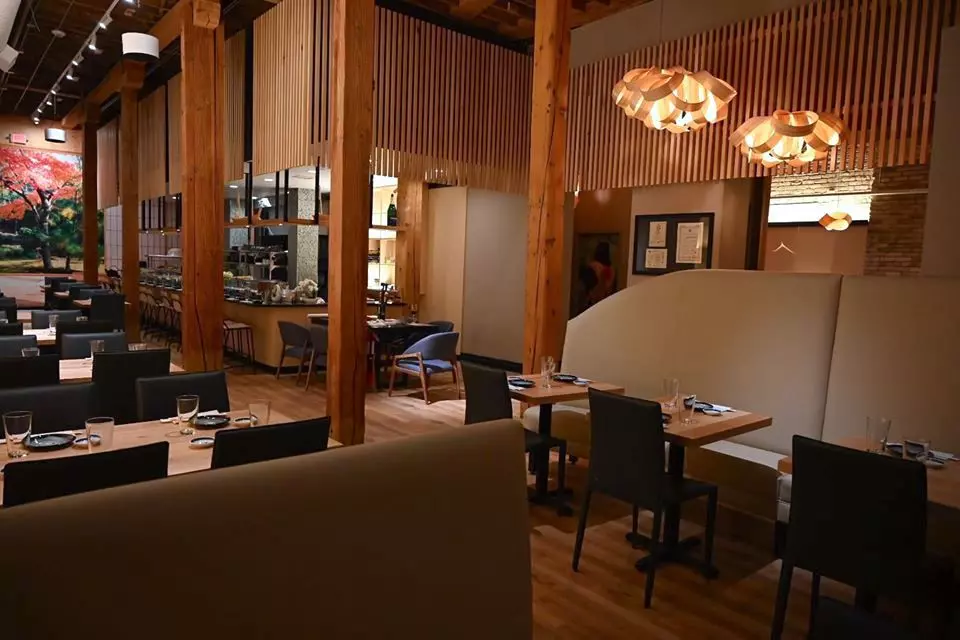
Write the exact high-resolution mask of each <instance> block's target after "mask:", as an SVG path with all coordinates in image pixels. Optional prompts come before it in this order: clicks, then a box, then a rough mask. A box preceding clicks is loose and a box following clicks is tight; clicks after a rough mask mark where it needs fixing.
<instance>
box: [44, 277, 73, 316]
mask: <svg viewBox="0 0 960 640" xmlns="http://www.w3.org/2000/svg"><path fill="white" fill-rule="evenodd" d="M71 282H75V280H74V279H73V278H67V277H62V276H57V277H53V278H44V283H45V284H46V285H47V286H48V287H49V288H48V289H46V291H44V295H43V306H44V308H46V309H54V308H56V306H57V301H58V298H57V297H56V296H55V295H53V294H55V293H56V292H58V291H60V290H61V287H63V286H64V285H65V284H69V283H71Z"/></svg>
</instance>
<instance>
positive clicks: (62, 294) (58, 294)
mask: <svg viewBox="0 0 960 640" xmlns="http://www.w3.org/2000/svg"><path fill="white" fill-rule="evenodd" d="M53 295H55V296H56V297H58V298H69V297H70V292H69V291H54V292H53Z"/></svg>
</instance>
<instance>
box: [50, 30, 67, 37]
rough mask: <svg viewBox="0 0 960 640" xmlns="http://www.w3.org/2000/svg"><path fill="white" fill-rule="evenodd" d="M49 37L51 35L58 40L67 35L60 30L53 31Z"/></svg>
mask: <svg viewBox="0 0 960 640" xmlns="http://www.w3.org/2000/svg"><path fill="white" fill-rule="evenodd" d="M50 35H52V36H53V37H54V38H58V39H59V38H63V37H64V36H66V35H67V34H66V33H64V31H63V30H62V29H54V30H53V31H51V32H50Z"/></svg>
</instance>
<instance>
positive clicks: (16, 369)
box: [0, 355, 60, 389]
mask: <svg viewBox="0 0 960 640" xmlns="http://www.w3.org/2000/svg"><path fill="white" fill-rule="evenodd" d="M52 384H60V358H58V357H57V356H55V355H42V356H36V357H33V358H23V357H21V356H19V355H17V356H12V357H3V358H0V389H17V388H20V387H40V386H44V385H52Z"/></svg>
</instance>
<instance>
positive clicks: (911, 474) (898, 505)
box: [783, 435, 927, 595]
mask: <svg viewBox="0 0 960 640" xmlns="http://www.w3.org/2000/svg"><path fill="white" fill-rule="evenodd" d="M926 473H927V469H926V467H924V466H923V465H922V464H921V463H919V462H916V461H913V460H902V459H899V458H893V457H890V456H885V455H880V454H875V453H868V452H866V451H856V450H854V449H850V448H847V447H840V446H837V445H832V444H828V443H825V442H821V441H819V440H814V439H812V438H806V437H803V436H799V435H795V436H794V437H793V486H792V488H791V498H790V528H789V530H788V532H787V545H786V551H785V553H784V560H783V561H784V562H785V563H787V562H789V563H791V564H793V565H794V566H797V567H800V568H802V569H807V570H809V571H812V572H814V573H819V574H820V575H822V576H823V577H826V578H831V579H833V580H837V581H839V582H843V583H846V584H848V585H851V586H853V587H869V590H870V592H872V593H874V594H877V595H909V594H910V593H911V592H915V591H916V590H917V579H918V576H919V575H920V573H921V572H922V570H923V565H924V561H923V560H924V556H925V552H926V538H927V475H926Z"/></svg>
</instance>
